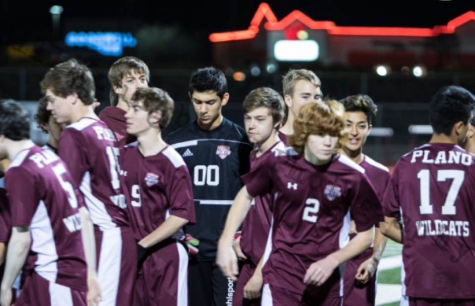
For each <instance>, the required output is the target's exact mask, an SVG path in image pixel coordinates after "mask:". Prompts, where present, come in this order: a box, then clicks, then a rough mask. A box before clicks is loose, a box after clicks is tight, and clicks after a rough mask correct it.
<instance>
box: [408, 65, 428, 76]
mask: <svg viewBox="0 0 475 306" xmlns="http://www.w3.org/2000/svg"><path fill="white" fill-rule="evenodd" d="M412 74H413V75H414V76H415V77H416V78H422V77H424V76H426V74H427V70H426V68H425V67H424V66H415V67H414V68H413V69H412Z"/></svg>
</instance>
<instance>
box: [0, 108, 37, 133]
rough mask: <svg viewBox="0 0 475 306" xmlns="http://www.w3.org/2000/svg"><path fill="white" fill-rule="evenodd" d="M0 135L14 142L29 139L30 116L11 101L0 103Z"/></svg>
mask: <svg viewBox="0 0 475 306" xmlns="http://www.w3.org/2000/svg"><path fill="white" fill-rule="evenodd" d="M0 135H3V136H5V137H6V138H8V139H11V140H14V141H19V140H24V139H30V116H29V115H28V112H27V111H26V110H25V109H24V108H23V107H21V105H20V104H19V103H17V102H15V101H13V100H4V101H0Z"/></svg>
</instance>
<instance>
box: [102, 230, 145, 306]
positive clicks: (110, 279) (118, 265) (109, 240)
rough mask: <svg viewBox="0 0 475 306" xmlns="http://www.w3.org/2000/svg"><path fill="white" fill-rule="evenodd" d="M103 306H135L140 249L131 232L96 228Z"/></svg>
mask: <svg viewBox="0 0 475 306" xmlns="http://www.w3.org/2000/svg"><path fill="white" fill-rule="evenodd" d="M95 235H96V253H97V269H98V273H97V274H98V279H99V284H100V286H101V290H102V303H101V305H117V306H130V305H132V299H133V292H134V283H135V275H136V272H137V246H136V242H135V238H134V235H133V232H132V229H130V228H128V227H117V228H112V229H107V230H104V231H101V230H100V229H98V228H97V227H96V228H95Z"/></svg>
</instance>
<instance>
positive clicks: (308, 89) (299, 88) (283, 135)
mask: <svg viewBox="0 0 475 306" xmlns="http://www.w3.org/2000/svg"><path fill="white" fill-rule="evenodd" d="M321 86H322V83H321V82H320V79H319V78H318V77H317V76H316V75H315V73H313V72H312V71H310V70H307V69H292V70H289V72H287V74H286V75H285V76H284V78H283V80H282V88H283V92H284V101H285V105H286V111H285V112H286V118H285V122H284V125H283V126H282V127H281V128H280V130H279V138H280V139H281V140H282V141H283V142H284V143H285V144H287V138H288V136H290V135H292V134H293V133H294V120H295V116H296V115H297V112H298V111H299V109H300V108H301V107H302V106H304V105H305V104H307V103H309V102H316V101H322V97H323V94H322V89H321Z"/></svg>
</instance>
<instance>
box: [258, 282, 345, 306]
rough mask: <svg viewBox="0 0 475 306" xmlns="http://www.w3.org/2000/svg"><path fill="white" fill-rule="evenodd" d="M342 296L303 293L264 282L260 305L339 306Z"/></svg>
mask: <svg viewBox="0 0 475 306" xmlns="http://www.w3.org/2000/svg"><path fill="white" fill-rule="evenodd" d="M341 302H342V298H341V297H334V296H322V295H318V296H317V295H313V294H307V293H304V295H301V294H298V293H295V292H292V291H289V290H286V289H284V288H280V287H276V286H272V285H268V284H265V285H264V289H263V291H262V300H261V303H262V304H261V305H262V306H289V305H292V306H294V305H295V306H297V305H305V306H341Z"/></svg>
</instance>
